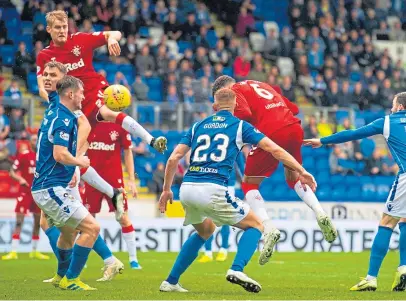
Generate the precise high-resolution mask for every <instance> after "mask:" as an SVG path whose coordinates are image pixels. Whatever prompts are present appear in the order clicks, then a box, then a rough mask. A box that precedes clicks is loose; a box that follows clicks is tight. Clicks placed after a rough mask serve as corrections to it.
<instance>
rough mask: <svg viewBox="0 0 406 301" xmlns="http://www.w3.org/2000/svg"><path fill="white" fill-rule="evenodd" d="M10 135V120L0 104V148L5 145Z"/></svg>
mask: <svg viewBox="0 0 406 301" xmlns="http://www.w3.org/2000/svg"><path fill="white" fill-rule="evenodd" d="M9 133H10V120H9V119H8V117H7V115H6V114H5V111H4V107H3V105H1V104H0V146H1V145H3V146H4V145H5V144H6V142H7V141H6V139H7V137H8V134H9Z"/></svg>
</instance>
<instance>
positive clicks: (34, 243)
mask: <svg viewBox="0 0 406 301" xmlns="http://www.w3.org/2000/svg"><path fill="white" fill-rule="evenodd" d="M38 241H39V239H37V238H35V239H34V238H32V240H31V243H32V250H33V251H34V252H35V251H36V250H37V247H38Z"/></svg>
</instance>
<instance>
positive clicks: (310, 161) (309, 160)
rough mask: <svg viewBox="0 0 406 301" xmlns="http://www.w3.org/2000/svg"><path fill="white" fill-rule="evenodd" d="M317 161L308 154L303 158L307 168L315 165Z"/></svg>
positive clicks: (304, 165)
mask: <svg viewBox="0 0 406 301" xmlns="http://www.w3.org/2000/svg"><path fill="white" fill-rule="evenodd" d="M315 163H316V162H315V161H314V159H313V157H309V156H307V157H304V158H303V167H304V168H306V169H309V168H311V167H313V166H314V165H315Z"/></svg>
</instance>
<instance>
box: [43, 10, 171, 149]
mask: <svg viewBox="0 0 406 301" xmlns="http://www.w3.org/2000/svg"><path fill="white" fill-rule="evenodd" d="M46 21H47V28H46V29H47V32H48V33H49V34H50V35H51V39H52V41H51V43H50V45H49V46H47V47H45V48H44V49H43V50H41V51H40V52H39V53H38V56H37V60H36V63H37V76H38V88H39V93H40V96H41V97H42V98H44V99H48V96H47V95H48V94H47V93H46V91H45V88H44V83H43V80H42V78H41V76H42V73H43V71H44V70H43V69H44V66H45V64H46V63H47V62H50V61H58V62H61V63H63V64H64V65H65V67H66V69H67V71H68V75H72V76H74V77H76V78H78V79H80V80H82V82H83V84H84V86H85V99H84V101H83V103H82V107H83V108H82V111H83V113H84V114H85V116H86V117H87V118H88V120H89V122H90V126H93V125H95V124H96V122H97V121H103V120H104V121H110V122H114V123H117V124H118V125H120V126H121V127H123V128H124V129H125V130H126V131H128V132H129V133H130V134H131V135H133V136H135V137H140V138H141V139H142V140H143V141H144V142H146V143H148V144H149V145H151V146H152V147H153V148H155V149H156V150H157V151H159V152H161V153H162V152H164V151H165V150H166V143H167V141H166V138H165V137H158V138H154V137H153V136H152V135H151V134H150V133H148V132H147V131H146V130H145V129H144V128H143V127H142V126H141V125H140V124H139V123H138V122H136V121H135V120H134V119H133V118H132V117H130V116H128V115H126V114H125V113H123V112H113V111H112V110H110V109H109V108H107V106H106V105H105V104H104V97H103V91H104V89H105V88H106V87H107V86H108V82H107V80H106V79H105V78H104V77H103V76H101V75H100V74H99V73H97V72H96V71H95V70H94V68H93V51H94V50H95V49H97V48H99V47H101V46H104V45H107V46H108V50H109V54H110V55H112V56H118V55H120V52H121V49H120V45H119V43H118V41H119V40H120V39H121V32H119V31H104V32H94V33H82V32H78V33H75V34H71V35H68V15H67V14H66V12H64V11H61V10H55V11H52V12H49V13H47V15H46ZM89 133H90V127H89V128H87V129H86V128H85V127H82V130H79V138H78V144H79V145H81V144H82V141H86V138H87V136H88V134H89Z"/></svg>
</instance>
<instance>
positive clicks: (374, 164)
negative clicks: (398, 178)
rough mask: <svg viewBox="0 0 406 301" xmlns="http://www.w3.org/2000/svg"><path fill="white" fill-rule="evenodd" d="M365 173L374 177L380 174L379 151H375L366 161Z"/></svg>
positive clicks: (380, 159) (380, 161)
mask: <svg viewBox="0 0 406 301" xmlns="http://www.w3.org/2000/svg"><path fill="white" fill-rule="evenodd" d="M366 170H367V173H368V174H370V175H372V176H375V175H379V174H381V173H382V156H381V150H380V149H376V150H375V151H374V152H373V153H372V156H371V157H370V158H368V159H367V160H366Z"/></svg>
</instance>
